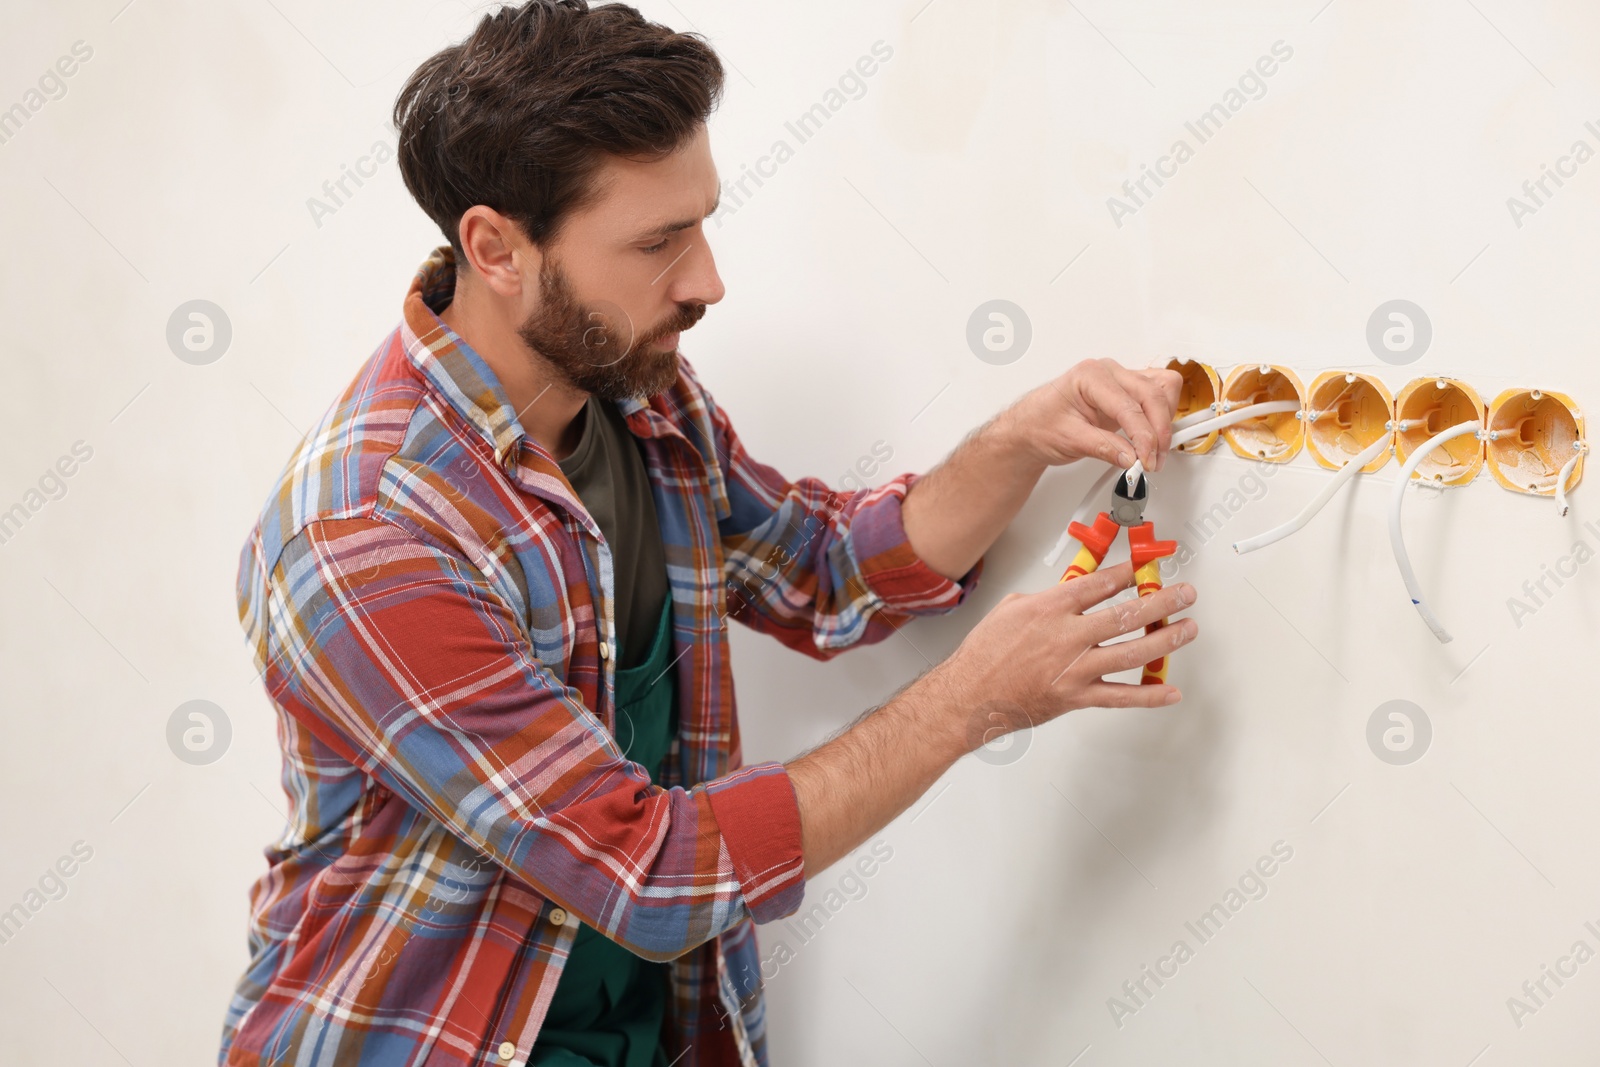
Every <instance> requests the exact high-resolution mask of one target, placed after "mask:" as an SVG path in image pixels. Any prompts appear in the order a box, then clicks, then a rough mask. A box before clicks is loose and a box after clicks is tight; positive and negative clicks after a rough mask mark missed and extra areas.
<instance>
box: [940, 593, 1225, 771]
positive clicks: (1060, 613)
mask: <svg viewBox="0 0 1600 1067" xmlns="http://www.w3.org/2000/svg"><path fill="white" fill-rule="evenodd" d="M1132 584H1133V565H1132V564H1130V563H1122V564H1119V565H1117V566H1114V567H1107V568H1106V569H1104V570H1099V571H1096V572H1094V573H1093V574H1088V575H1084V576H1083V577H1081V578H1074V579H1073V580H1072V581H1070V582H1060V583H1057V584H1056V585H1054V586H1052V587H1050V588H1049V589H1045V590H1042V591H1040V592H1037V593H1011V594H1009V595H1007V596H1006V597H1005V598H1004V599H1002V600H1001V601H1000V603H998V604H996V605H995V606H994V608H993V610H991V611H990V612H989V614H988V615H986V616H984V618H983V620H982V621H981V622H979V623H978V625H977V626H976V627H974V628H973V629H972V632H971V633H969V634H968V635H967V637H966V639H965V640H964V641H962V642H961V646H960V647H959V648H957V649H956V651H955V652H954V653H953V654H952V655H951V656H950V657H949V658H948V659H946V660H945V661H944V662H943V663H941V664H940V665H939V666H938V667H936V668H934V669H933V670H932V671H930V672H929V673H928V675H927V676H926V677H925V678H924V679H923V682H927V683H929V684H931V685H933V686H936V687H938V688H940V689H942V690H943V691H944V692H945V693H946V694H948V695H949V699H950V702H951V704H952V705H953V706H952V709H951V711H952V714H954V715H955V716H957V717H958V718H959V719H961V721H962V725H961V729H962V731H963V733H962V736H963V737H964V738H965V739H966V740H967V743H968V749H967V750H968V751H971V750H972V749H974V748H977V747H978V746H979V745H982V744H986V743H988V742H990V741H994V740H996V739H998V738H999V737H1002V736H1004V735H1005V734H1008V733H1010V732H1012V731H1013V730H1020V729H1023V728H1025V727H1028V726H1039V725H1041V724H1043V723H1046V722H1049V721H1050V720H1051V719H1054V718H1056V717H1058V716H1060V715H1063V714H1065V713H1067V712H1069V711H1072V710H1074V709H1076V708H1086V707H1099V708H1131V707H1138V708H1154V707H1161V706H1163V705H1166V704H1176V703H1177V702H1178V700H1179V699H1180V698H1181V694H1180V693H1179V692H1178V690H1177V688H1176V687H1175V686H1171V685H1139V684H1137V683H1129V682H1108V681H1106V680H1105V676H1106V675H1108V674H1120V673H1121V672H1123V671H1128V670H1132V669H1134V668H1136V667H1140V666H1142V665H1144V664H1146V663H1148V662H1150V661H1151V660H1156V659H1160V658H1161V657H1162V656H1166V655H1169V654H1171V653H1172V652H1173V651H1174V650H1176V649H1179V648H1182V647H1183V646H1184V645H1186V644H1188V643H1189V642H1190V641H1192V640H1194V637H1195V634H1196V632H1197V630H1198V625H1197V624H1196V623H1195V621H1194V620H1193V619H1181V620H1178V621H1175V622H1172V623H1171V624H1169V625H1167V626H1165V627H1163V628H1161V629H1159V630H1156V631H1155V632H1154V633H1151V634H1147V635H1145V636H1142V637H1137V638H1134V639H1132V640H1129V641H1119V642H1117V643H1116V644H1112V645H1107V644H1106V642H1108V641H1113V640H1115V639H1116V638H1118V637H1122V636H1124V635H1126V634H1130V633H1134V632H1136V631H1139V630H1143V629H1144V628H1145V626H1146V625H1148V624H1149V623H1152V622H1156V621H1158V620H1160V619H1163V618H1166V617H1167V616H1169V615H1174V614H1176V613H1177V612H1180V611H1182V610H1183V609H1184V608H1186V607H1188V606H1189V605H1190V604H1193V603H1194V599H1195V591H1194V587H1193V586H1191V585H1188V584H1186V583H1180V584H1178V585H1174V586H1171V587H1169V588H1164V589H1161V590H1158V591H1157V592H1155V593H1153V594H1151V595H1150V596H1147V597H1139V598H1137V599H1134V600H1126V601H1123V602H1122V603H1119V604H1116V605H1111V606H1106V607H1098V608H1097V605H1101V604H1103V603H1104V602H1105V601H1106V600H1109V599H1110V598H1112V597H1114V596H1116V595H1117V594H1118V593H1120V592H1122V591H1123V590H1125V589H1127V588H1128V587H1129V586H1130V585H1132ZM1095 608H1097V610H1090V609H1095ZM919 684H922V683H920V682H919Z"/></svg>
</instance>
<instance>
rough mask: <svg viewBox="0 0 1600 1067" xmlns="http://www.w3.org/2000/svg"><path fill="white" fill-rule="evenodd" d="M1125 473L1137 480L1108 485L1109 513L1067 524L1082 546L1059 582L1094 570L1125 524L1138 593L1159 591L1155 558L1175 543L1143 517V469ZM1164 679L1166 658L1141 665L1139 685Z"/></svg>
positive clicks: (1150, 629) (1157, 625) (1158, 624)
mask: <svg viewBox="0 0 1600 1067" xmlns="http://www.w3.org/2000/svg"><path fill="white" fill-rule="evenodd" d="M1128 473H1129V474H1134V475H1135V477H1136V479H1137V480H1136V481H1134V482H1133V484H1131V485H1130V484H1129V479H1128V477H1127V475H1119V476H1118V477H1117V479H1116V481H1115V482H1113V483H1112V487H1111V509H1110V511H1109V513H1108V512H1105V511H1102V512H1101V513H1100V514H1098V515H1096V516H1095V519H1094V525H1093V526H1085V525H1084V524H1083V523H1081V522H1076V521H1074V522H1073V523H1072V525H1070V526H1069V527H1067V530H1068V532H1069V533H1070V534H1071V536H1072V537H1074V538H1076V539H1077V541H1078V543H1079V544H1080V545H1082V546H1083V547H1081V548H1079V549H1078V554H1077V556H1075V557H1074V558H1073V560H1072V564H1071V566H1069V567H1068V568H1067V572H1066V573H1065V574H1063V575H1062V576H1061V580H1062V581H1063V582H1070V581H1071V580H1072V579H1074V578H1081V577H1083V576H1084V575H1085V574H1092V573H1094V571H1095V570H1096V569H1098V568H1099V566H1100V564H1101V563H1103V562H1104V561H1105V558H1106V553H1107V552H1109V551H1110V550H1111V542H1113V541H1115V540H1116V539H1117V531H1118V530H1120V529H1122V528H1123V527H1127V530H1128V549H1129V555H1130V557H1131V559H1132V561H1133V577H1134V581H1135V583H1137V585H1138V587H1139V595H1140V596H1142V597H1143V596H1150V595H1151V594H1153V593H1156V592H1158V591H1160V589H1161V564H1160V562H1159V561H1160V560H1162V559H1165V558H1166V557H1167V556H1170V555H1172V554H1173V553H1175V552H1177V551H1178V542H1176V541H1157V540H1156V530H1155V525H1154V524H1153V523H1149V522H1146V521H1145V520H1144V508H1145V504H1146V503H1148V502H1149V498H1150V487H1149V485H1147V484H1146V482H1145V476H1144V472H1143V471H1137V472H1135V471H1129V472H1128ZM1166 624H1167V620H1166V619H1158V620H1156V621H1155V622H1152V623H1150V624H1149V625H1148V626H1146V627H1145V629H1144V632H1145V633H1147V634H1151V633H1155V632H1156V631H1157V630H1159V629H1161V628H1162V627H1163V626H1165V625H1166ZM1166 680H1167V657H1165V656H1162V657H1161V658H1160V659H1155V660H1151V661H1150V662H1149V663H1146V664H1145V665H1144V673H1143V674H1142V675H1141V676H1140V678H1139V684H1140V685H1163V684H1165V683H1166Z"/></svg>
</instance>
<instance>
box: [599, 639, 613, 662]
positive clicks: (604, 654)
mask: <svg viewBox="0 0 1600 1067" xmlns="http://www.w3.org/2000/svg"><path fill="white" fill-rule="evenodd" d="M600 658H601V659H610V658H611V646H610V645H608V644H606V643H605V642H604V641H601V642H600Z"/></svg>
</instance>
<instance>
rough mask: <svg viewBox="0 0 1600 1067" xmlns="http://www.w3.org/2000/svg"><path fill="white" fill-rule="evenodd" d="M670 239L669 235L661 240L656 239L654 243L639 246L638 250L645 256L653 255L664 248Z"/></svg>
mask: <svg viewBox="0 0 1600 1067" xmlns="http://www.w3.org/2000/svg"><path fill="white" fill-rule="evenodd" d="M671 240H672V238H670V237H663V238H662V239H661V240H659V241H657V242H656V243H655V244H653V245H646V246H645V247H644V248H641V249H640V251H641V252H643V253H644V254H645V255H647V256H653V255H655V254H656V253H657V252H660V251H662V250H663V249H665V248H666V247H667V245H668V244H669V243H670V242H671Z"/></svg>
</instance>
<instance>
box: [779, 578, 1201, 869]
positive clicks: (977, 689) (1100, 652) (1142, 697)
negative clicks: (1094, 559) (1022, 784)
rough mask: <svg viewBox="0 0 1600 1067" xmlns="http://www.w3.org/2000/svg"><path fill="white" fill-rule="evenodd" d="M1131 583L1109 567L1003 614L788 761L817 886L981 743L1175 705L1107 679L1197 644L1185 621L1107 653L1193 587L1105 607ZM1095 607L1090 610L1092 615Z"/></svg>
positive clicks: (1171, 693) (1164, 688) (1008, 600)
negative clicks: (1110, 713)
mask: <svg viewBox="0 0 1600 1067" xmlns="http://www.w3.org/2000/svg"><path fill="white" fill-rule="evenodd" d="M1132 584H1133V567H1132V565H1131V564H1127V563H1123V564H1119V565H1117V566H1114V567H1107V568H1105V569H1103V570H1099V571H1096V572H1095V573H1093V574H1089V575H1085V576H1084V577H1082V578H1075V579H1073V580H1072V581H1070V582H1062V583H1058V584H1057V585H1054V586H1052V587H1051V588H1049V589H1046V590H1043V591H1041V592H1038V593H1012V594H1010V595H1008V596H1006V597H1005V598H1004V599H1002V600H1001V601H1000V603H998V604H996V605H995V607H994V609H993V610H991V611H990V612H989V614H988V615H986V616H984V618H983V619H982V621H980V622H979V623H978V625H977V626H975V627H974V628H973V629H972V632H971V633H969V634H968V635H967V637H966V639H965V640H963V641H962V642H961V645H960V647H959V648H957V649H956V651H955V652H954V653H952V654H951V655H950V656H949V658H947V659H946V660H945V661H944V662H943V663H941V664H940V665H939V666H937V667H935V668H934V669H933V670H931V671H929V672H927V673H926V674H924V675H923V676H922V677H921V678H919V679H917V681H915V682H914V683H912V684H911V685H909V686H907V687H906V688H904V689H903V690H901V691H900V692H899V693H898V694H896V695H895V696H894V698H893V699H891V700H890V701H889V702H888V703H887V704H885V705H883V706H882V707H880V708H875V709H873V710H871V711H869V712H867V713H866V714H865V715H863V716H862V717H861V718H859V719H857V720H856V721H855V722H854V723H853V724H851V726H850V727H849V728H847V729H846V730H845V731H844V732H843V733H841V734H839V735H838V736H837V737H835V738H833V739H832V740H830V741H827V742H826V743H824V744H822V745H820V746H818V747H817V748H815V749H812V750H811V751H810V752H807V753H806V754H804V755H802V756H800V757H798V758H797V759H794V760H792V761H790V763H789V764H788V768H787V769H788V771H789V779H790V782H791V783H792V784H793V786H794V790H795V796H796V799H797V800H798V802H799V806H800V830H801V849H802V851H803V853H804V856H805V868H806V877H807V878H812V877H815V876H816V875H818V874H820V873H821V872H822V871H823V870H825V869H826V868H827V867H829V866H831V865H832V864H833V863H834V862H836V861H837V860H839V859H840V858H842V857H843V856H845V855H846V854H847V853H849V852H850V851H851V850H852V849H854V848H856V847H857V846H858V845H860V844H861V843H862V842H864V841H865V840H866V839H867V838H868V837H870V836H871V835H873V834H875V833H877V832H878V831H879V830H881V829H882V828H883V827H884V826H886V825H888V823H889V822H890V821H891V820H893V819H894V818H895V816H897V815H899V814H900V813H901V812H902V811H904V810H905V809H906V808H908V807H910V806H911V804H912V803H913V802H914V801H915V800H916V799H917V798H918V797H919V796H921V795H922V794H923V793H924V792H926V791H927V789H928V788H929V787H930V786H931V785H933V783H934V782H935V781H937V780H938V779H939V777H940V776H941V775H943V774H944V772H945V771H946V770H948V769H949V768H950V765H951V764H953V763H954V762H955V761H956V760H958V759H960V758H961V757H962V756H964V755H966V754H967V753H968V752H971V751H972V750H973V749H975V748H977V747H979V746H980V745H982V744H984V743H986V742H988V741H993V740H995V739H996V738H997V737H1000V736H1003V735H1004V734H1006V733H1009V732H1011V731H1012V730H1019V729H1022V728H1023V727H1026V726H1039V725H1042V724H1043V723H1046V722H1048V721H1050V720H1051V719H1054V718H1057V717H1058V716H1061V715H1064V714H1065V713H1067V712H1069V711H1072V710H1073V709H1075V708H1082V707H1091V706H1093V707H1160V706H1162V705H1166V704H1172V703H1176V701H1177V700H1178V698H1179V693H1178V690H1177V689H1176V688H1175V687H1173V686H1170V685H1138V684H1133V683H1119V682H1108V681H1106V680H1105V676H1106V675H1108V674H1118V673H1120V672H1122V671H1127V670H1132V669H1134V668H1136V667H1139V666H1142V665H1143V664H1145V663H1147V662H1149V661H1150V660H1154V659H1158V658H1160V657H1161V656H1165V655H1170V654H1171V653H1172V652H1174V651H1175V650H1177V649H1179V648H1182V647H1183V646H1184V645H1186V644H1188V643H1189V642H1190V641H1192V640H1194V637H1195V634H1196V632H1197V629H1198V627H1197V624H1196V623H1195V621H1194V620H1193V619H1181V620H1178V621H1176V622H1173V623H1170V624H1169V625H1167V626H1164V627H1162V628H1160V629H1158V630H1157V631H1155V632H1154V633H1152V634H1147V635H1145V636H1142V637H1136V638H1133V639H1131V640H1127V641H1117V642H1116V643H1114V644H1109V645H1108V644H1106V642H1108V641H1114V640H1115V639H1116V638H1118V637H1122V636H1124V635H1127V634H1131V633H1133V632H1135V631H1137V630H1142V629H1144V627H1145V625H1146V624H1148V623H1150V622H1154V621H1155V620H1157V619H1160V618H1163V617H1165V616H1168V615H1171V614H1173V613H1174V612H1178V611H1181V610H1183V609H1184V608H1186V607H1188V606H1189V605H1190V604H1192V603H1194V597H1195V593H1194V588H1193V587H1192V586H1190V585H1188V584H1186V583H1180V584H1178V585H1174V586H1172V587H1171V588H1167V589H1162V590H1160V591H1159V592H1157V593H1154V594H1152V595H1150V596H1148V597H1139V598H1138V599H1136V600H1129V601H1125V602H1123V603H1119V604H1115V605H1110V606H1105V607H1099V605H1102V604H1104V603H1105V601H1107V600H1109V599H1111V598H1112V597H1114V596H1115V595H1116V594H1117V593H1119V592H1121V591H1123V590H1124V589H1127V588H1128V587H1129V586H1131V585H1132ZM1092 609H1093V610H1092Z"/></svg>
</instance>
